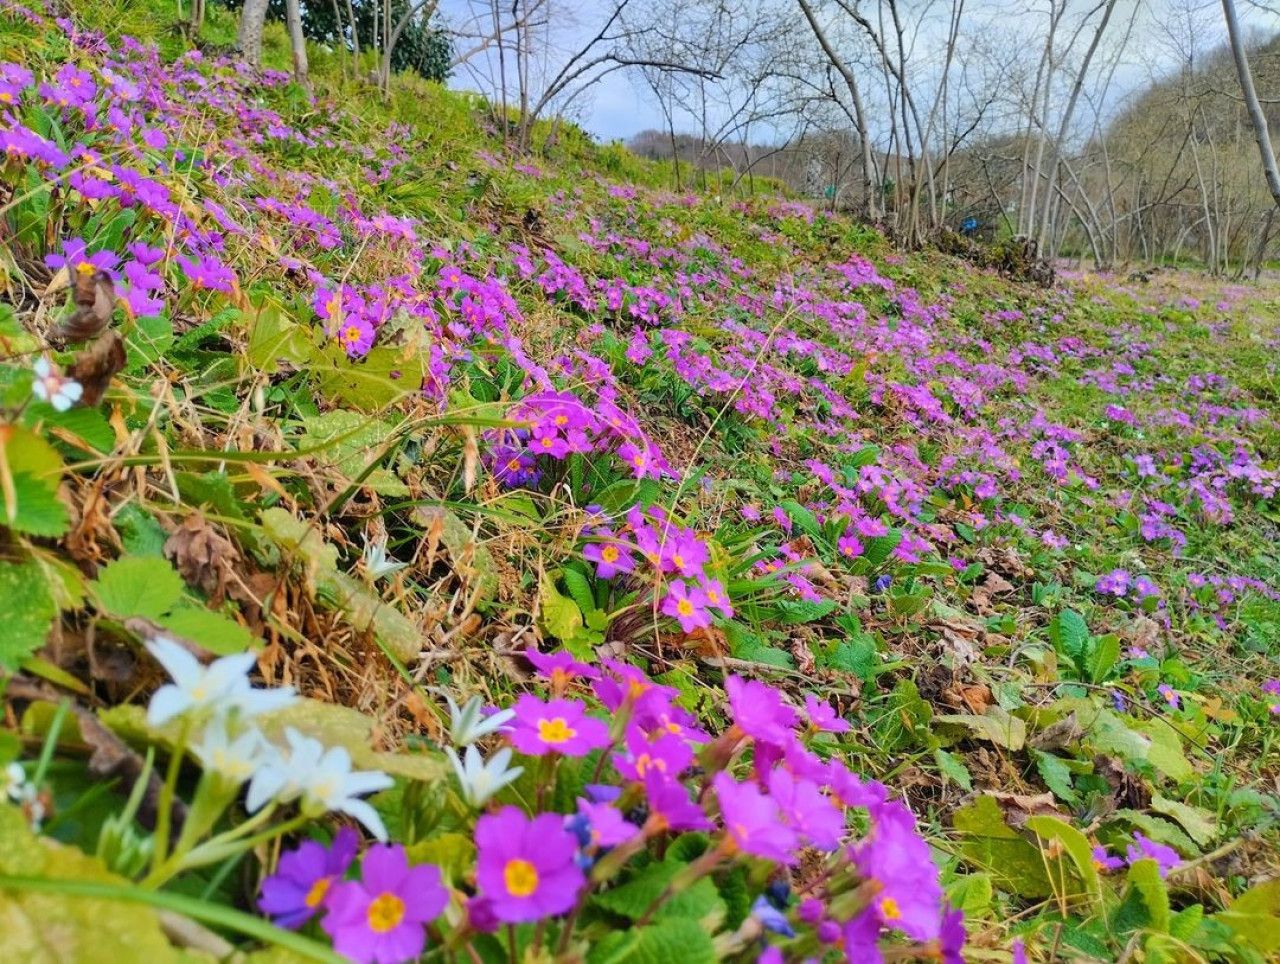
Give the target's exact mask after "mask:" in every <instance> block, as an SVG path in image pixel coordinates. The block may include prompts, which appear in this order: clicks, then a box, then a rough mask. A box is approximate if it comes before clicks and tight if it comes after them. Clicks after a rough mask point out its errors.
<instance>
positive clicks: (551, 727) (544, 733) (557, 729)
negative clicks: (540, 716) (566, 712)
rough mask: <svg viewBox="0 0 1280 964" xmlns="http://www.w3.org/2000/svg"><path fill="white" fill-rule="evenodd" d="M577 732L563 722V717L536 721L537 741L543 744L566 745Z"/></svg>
mask: <svg viewBox="0 0 1280 964" xmlns="http://www.w3.org/2000/svg"><path fill="white" fill-rule="evenodd" d="M577 735H578V731H577V730H575V729H574V728H573V727H571V726H570V725H569V724H568V723H566V722H565V718H564V717H563V716H557V717H554V718H553V719H550V720H539V721H538V739H540V740H541V741H542V742H543V743H568V742H569V741H570V740H572V739H573V738H574V737H575V736H577Z"/></svg>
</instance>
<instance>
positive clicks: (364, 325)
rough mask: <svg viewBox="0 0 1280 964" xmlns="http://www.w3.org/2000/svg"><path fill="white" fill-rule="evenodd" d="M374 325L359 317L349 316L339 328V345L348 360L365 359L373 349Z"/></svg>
mask: <svg viewBox="0 0 1280 964" xmlns="http://www.w3.org/2000/svg"><path fill="white" fill-rule="evenodd" d="M374 334H375V332H374V330H373V325H371V324H369V322H368V321H366V320H365V319H364V318H361V317H359V316H357V315H351V316H349V317H348V318H347V319H346V320H345V321H343V323H342V325H341V326H340V327H339V328H338V344H340V345H341V346H342V350H343V351H345V352H346V353H347V357H348V358H363V357H364V356H365V355H367V354H369V349H370V348H372V347H373V338H374Z"/></svg>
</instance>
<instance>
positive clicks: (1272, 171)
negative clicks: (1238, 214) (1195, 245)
mask: <svg viewBox="0 0 1280 964" xmlns="http://www.w3.org/2000/svg"><path fill="white" fill-rule="evenodd" d="M1222 13H1223V16H1225V17H1226V20H1227V35H1228V37H1229V38H1230V41H1231V59H1232V60H1234V61H1235V64H1236V74H1237V76H1238V77H1239V78H1240V91H1241V93H1243V94H1244V103H1245V107H1246V108H1247V109H1248V111H1249V122H1250V123H1251V124H1252V125H1253V134H1254V137H1255V138H1257V141H1258V153H1259V154H1261V155H1262V170H1263V171H1264V172H1265V173H1266V175H1267V187H1268V189H1269V190H1270V191H1271V197H1272V199H1273V200H1274V201H1275V203H1276V205H1277V206H1280V170H1277V169H1276V154H1275V151H1273V150H1272V149H1271V132H1270V131H1269V130H1268V128H1267V116H1266V114H1264V113H1263V112H1262V104H1261V103H1259V101H1258V92H1257V91H1256V90H1254V87H1253V72H1252V71H1250V70H1249V59H1248V58H1247V57H1246V56H1245V52H1244V41H1243V40H1242V39H1241V36H1240V21H1239V19H1238V18H1237V17H1236V5H1235V3H1234V2H1233V0H1222ZM1269 224H1270V222H1268V225H1269Z"/></svg>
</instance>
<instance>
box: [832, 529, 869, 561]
mask: <svg viewBox="0 0 1280 964" xmlns="http://www.w3.org/2000/svg"><path fill="white" fill-rule="evenodd" d="M836 549H837V550H839V552H840V555H842V556H844V557H845V558H846V559H854V558H856V557H858V556H860V555H862V552H863V546H862V541H861V540H860V539H859V538H858V537H857V536H856V535H854V534H853V533H852V532H847V533H845V534H844V535H842V536H841V537H840V538H839V539H838V540H837V541H836Z"/></svg>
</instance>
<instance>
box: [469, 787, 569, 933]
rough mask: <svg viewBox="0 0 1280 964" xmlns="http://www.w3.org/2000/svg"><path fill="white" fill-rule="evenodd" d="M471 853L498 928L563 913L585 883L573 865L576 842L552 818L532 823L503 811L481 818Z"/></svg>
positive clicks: (514, 811)
mask: <svg viewBox="0 0 1280 964" xmlns="http://www.w3.org/2000/svg"><path fill="white" fill-rule="evenodd" d="M476 849H477V856H476V882H477V884H478V885H479V887H480V892H481V894H482V895H483V896H484V897H485V898H486V899H487V900H488V901H489V906H490V907H491V909H492V911H493V914H494V916H495V917H496V918H497V919H498V920H500V921H502V922H503V923H507V924H519V923H523V922H524V921H534V920H541V919H542V918H544V917H551V916H553V915H555V914H563V913H565V912H566V911H568V910H570V909H571V908H572V907H573V905H574V904H576V903H577V902H578V891H580V890H581V889H582V886H583V884H584V883H586V878H585V877H584V876H583V874H582V870H581V869H580V868H579V867H578V865H577V863H576V861H575V858H576V857H577V850H578V845H577V841H576V840H574V837H573V834H571V833H569V831H567V830H565V829H564V818H563V817H561V816H560V815H559V814H556V813H544V814H541V815H539V816H537V817H534V818H533V819H532V820H531V819H529V818H528V817H526V816H525V815H524V814H523V813H521V812H520V811H519V810H517V809H516V808H515V807H503V808H502V809H501V810H499V811H498V812H497V813H494V814H486V815H485V816H483V817H481V818H480V819H479V820H478V821H477V822H476Z"/></svg>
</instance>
